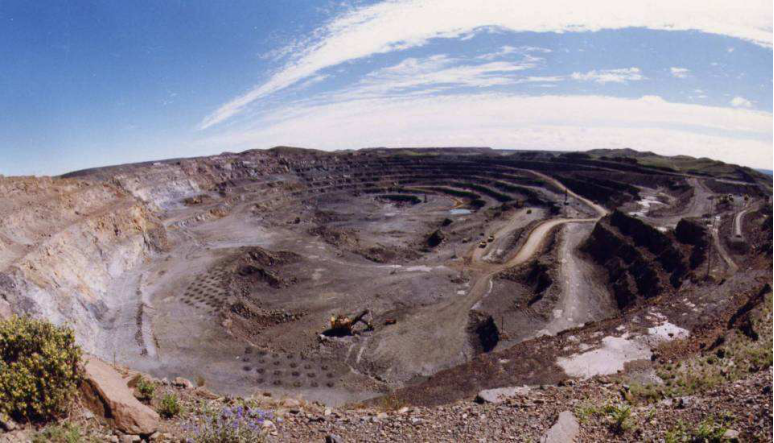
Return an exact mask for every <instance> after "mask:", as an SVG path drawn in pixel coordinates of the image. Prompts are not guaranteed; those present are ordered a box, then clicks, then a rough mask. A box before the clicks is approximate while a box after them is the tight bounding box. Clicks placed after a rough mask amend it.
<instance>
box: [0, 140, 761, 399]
mask: <svg viewBox="0 0 774 443" xmlns="http://www.w3.org/2000/svg"><path fill="white" fill-rule="evenodd" d="M245 162H246V163H245ZM189 163H190V164H191V165H196V166H202V167H203V166H208V168H205V169H202V170H204V171H208V172H206V173H201V174H199V175H187V174H189V173H188V172H186V171H196V170H198V169H197V168H183V165H186V164H189ZM160 164H161V165H162V166H154V168H161V167H163V168H169V176H174V177H185V180H183V179H182V178H181V179H179V180H177V181H174V182H172V181H165V180H164V179H162V178H159V177H160V176H154V179H152V180H151V179H150V178H148V180H145V178H146V173H147V170H146V166H143V165H125V166H120V167H115V169H110V168H108V169H106V170H94V171H89V172H83V173H76V174H74V175H73V176H72V178H63V179H62V180H82V181H83V183H86V184H87V185H84V186H97V184H99V185H100V186H101V184H102V183H105V184H106V186H117V185H115V184H114V183H131V184H132V186H140V188H137V189H135V191H134V192H135V193H136V195H137V196H134V195H133V194H132V193H131V192H129V191H127V192H125V193H124V194H121V195H124V197H121V198H124V199H126V200H125V201H123V202H112V203H111V202H108V203H106V204H114V205H115V207H116V208H122V209H121V210H128V209H124V208H135V209H132V211H133V212H129V213H128V214H132V215H131V216H129V215H127V214H124V213H117V214H116V215H115V217H114V219H113V223H115V224H121V223H123V225H121V226H112V225H110V224H105V226H106V229H108V228H109V232H110V235H111V236H112V237H109V238H115V237H116V236H118V237H120V241H119V240H111V241H114V242H113V243H104V244H103V243H99V242H105V241H106V240H104V238H108V237H104V238H103V237H99V239H97V240H94V241H93V242H97V243H99V248H97V249H94V250H91V249H89V248H90V247H84V246H83V245H80V244H77V245H72V246H68V247H71V248H72V249H71V251H74V252H72V253H73V254H84V259H83V260H82V261H81V262H82V263H91V262H92V261H94V257H96V256H98V255H99V254H103V255H104V254H112V256H111V257H112V258H111V260H113V262H115V263H118V264H120V266H119V265H114V268H112V269H105V270H101V269H98V267H95V268H93V269H92V268H89V269H88V270H87V269H78V270H74V271H70V270H66V272H65V271H63V272H61V273H59V274H55V273H53V272H50V273H49V272H46V273H45V275H44V276H41V275H38V274H34V272H33V271H29V269H33V268H34V269H57V268H56V264H55V263H54V262H51V261H46V260H48V259H47V258H45V257H43V258H36V256H33V255H29V256H19V257H16V256H14V257H12V259H13V260H17V261H18V260H22V261H23V260H32V257H35V260H37V262H35V263H31V262H30V264H29V266H27V267H26V268H25V267H19V268H18V269H20V270H19V271H15V272H17V273H16V274H9V275H15V277H13V278H16V279H17V280H18V281H19V282H22V281H25V282H37V283H35V284H38V285H39V287H38V291H39V292H37V294H60V292H61V291H67V292H68V293H70V292H72V293H73V294H74V297H75V298H76V299H77V300H79V301H78V302H77V303H74V304H73V305H72V306H66V307H63V308H61V309H63V312H66V313H67V315H69V316H75V318H77V319H78V321H77V322H76V333H77V334H78V337H79V340H80V341H81V343H83V345H84V347H85V348H86V349H87V350H88V351H89V352H92V353H94V354H96V355H98V356H101V357H103V358H105V359H109V360H112V359H114V358H115V359H116V361H118V362H121V363H123V364H127V365H129V366H131V367H134V368H137V369H140V370H143V371H146V372H148V373H150V374H152V375H154V376H157V377H159V378H162V377H167V378H172V377H176V376H184V377H188V378H190V379H202V380H205V383H206V385H207V386H208V387H209V388H211V389H212V390H214V391H216V392H218V393H224V394H228V393H232V394H238V395H248V394H250V393H256V392H272V393H276V394H277V395H283V394H293V395H300V396H302V397H304V398H307V399H309V400H315V401H321V402H324V403H327V404H331V405H337V404H342V403H351V402H358V401H364V400H367V399H372V398H376V397H380V396H382V395H385V394H388V393H396V392H397V393H401V392H404V393H405V392H408V391H406V390H410V389H416V390H417V391H416V392H421V390H422V389H425V388H427V387H428V386H433V383H437V382H436V381H434V380H441V379H447V380H449V383H448V384H449V386H448V387H447V388H444V389H441V390H435V391H432V392H433V393H432V395H434V396H437V398H441V397H443V398H446V397H445V396H454V395H461V394H459V393H456V391H455V389H456V387H459V386H462V384H460V382H459V380H461V379H463V378H464V379H466V380H477V381H476V382H475V383H478V384H481V385H485V384H487V383H490V382H492V383H493V381H491V380H490V379H485V378H484V376H483V375H481V374H485V373H486V371H485V370H484V369H481V368H479V369H476V368H478V366H476V365H482V364H484V363H485V362H487V361H489V360H487V359H488V358H492V359H496V361H501V360H502V361H507V362H509V363H507V365H505V368H506V369H504V371H505V372H503V374H505V375H501V376H502V377H506V378H507V380H509V381H513V382H519V383H529V384H541V383H543V382H546V383H551V382H555V381H557V380H560V379H562V378H563V377H565V378H566V377H580V378H584V377H587V376H590V375H589V374H590V373H589V371H592V369H593V368H597V369H593V370H594V371H597V372H601V373H606V372H609V371H613V372H615V371H618V370H619V369H622V368H623V367H624V366H625V363H626V364H628V363H629V362H632V361H635V362H638V361H639V360H649V358H650V355H651V347H653V346H655V345H654V344H653V343H651V341H649V339H646V338H643V337H647V336H648V332H647V331H648V328H651V332H652V333H651V334H650V335H651V336H654V337H659V340H661V341H664V340H665V339H664V337H663V336H665V335H666V336H669V334H672V336H675V337H678V338H684V337H690V332H689V329H690V327H689V325H687V324H686V322H687V320H683V318H690V317H694V316H696V315H697V314H696V312H694V311H701V310H703V309H705V308H704V306H706V305H707V303H708V302H707V301H706V300H704V299H702V298H701V297H699V296H695V297H694V296H693V295H692V294H694V293H696V294H704V293H705V292H706V291H705V289H704V288H705V286H704V285H705V284H709V283H705V282H707V281H709V280H710V279H712V282H713V283H712V284H713V285H715V286H713V288H714V287H717V286H718V283H717V282H721V283H720V284H719V285H720V287H721V288H725V287H726V286H723V285H724V284H725V283H723V282H725V281H726V280H723V279H728V280H729V281H730V282H731V283H729V284H733V285H736V286H734V287H735V288H736V287H744V286H745V285H746V284H751V283H749V281H748V280H746V279H745V278H744V277H743V276H742V275H743V274H738V272H741V271H739V269H740V268H741V266H752V265H745V264H744V263H743V260H746V258H745V257H751V255H750V254H753V253H754V251H755V249H754V248H747V249H744V248H740V247H735V246H734V247H732V246H733V245H732V244H730V243H729V244H726V240H724V238H725V237H724V236H726V235H731V234H725V233H726V232H737V231H738V232H740V233H741V235H739V236H738V238H741V239H744V238H751V239H752V238H758V237H756V236H759V237H760V235H761V234H760V232H759V228H758V227H757V226H759V225H760V223H757V224H755V225H753V224H751V223H748V222H747V220H753V219H755V220H758V219H759V218H761V217H762V216H760V215H758V213H757V212H755V211H754V210H753V209H754V208H758V207H759V206H755V205H756V204H760V205H762V204H763V203H756V202H757V201H758V200H756V198H761V200H760V202H762V201H763V200H762V197H760V196H753V197H752V198H753V200H752V203H749V204H748V205H747V206H745V207H744V208H745V209H744V210H746V211H748V213H747V215H745V216H744V217H742V216H737V215H738V214H737V212H735V211H737V210H736V209H734V207H733V206H731V205H727V206H721V210H723V211H725V212H719V213H717V214H715V216H717V217H721V221H720V222H719V223H718V225H717V226H715V225H707V224H706V220H707V219H705V218H702V217H703V216H704V215H705V214H706V213H708V212H709V211H711V210H713V207H711V203H708V201H709V200H708V199H707V197H710V196H713V195H716V193H715V192H714V191H713V190H712V186H715V187H717V186H720V185H718V184H711V183H709V180H706V179H701V178H697V177H693V176H681V175H679V174H663V173H661V172H660V171H658V170H655V169H653V168H648V167H645V166H643V167H639V166H636V165H634V166H633V164H632V163H631V162H624V163H620V164H618V163H616V162H615V161H613V160H604V161H601V160H600V161H599V162H597V163H595V162H594V161H591V160H589V161H588V162H585V163H583V164H576V163H574V162H573V161H571V160H570V159H569V158H568V157H563V156H562V155H560V154H550V155H549V154H541V155H536V156H532V157H530V156H528V155H526V154H518V153H515V154H507V155H506V154H493V153H492V152H489V151H482V152H479V151H476V150H473V151H471V152H467V153H464V154H463V153H461V152H460V151H454V150H448V151H444V150H441V151H438V152H433V154H432V155H426V154H425V153H424V152H423V151H422V150H417V151H416V153H415V154H412V155H410V156H408V155H393V154H391V153H388V152H382V151H380V150H366V151H363V152H359V153H357V154H356V155H355V154H353V155H349V154H346V153H336V154H325V155H322V154H319V153H317V152H314V151H308V152H307V151H304V150H298V151H292V152H285V151H283V150H272V151H266V152H262V151H249V152H247V153H243V154H223V155H221V156H215V157H208V158H199V159H192V160H185V161H182V164H176V163H165V162H161V163H160ZM245 164H249V165H254V166H249V167H247V166H238V165H245ZM225 165H231V166H230V167H229V168H225V167H224V166H225ZM209 166H212V168H209ZM214 166H218V167H217V168H216V167H214ZM215 171H217V172H215ZM743 178H744V177H742V178H740V180H742V179H743ZM186 183H195V186H190V187H186V186H188V185H186ZM727 187H731V192H734V191H736V190H738V191H739V193H741V192H742V191H741V190H742V189H749V187H747V186H741V185H739V187H738V189H737V188H734V187H732V186H731V185H729V184H727V183H726V184H724V185H723V191H725V192H726V193H727V192H728V191H729V189H727ZM133 189H134V188H133ZM111 195H112V194H111ZM106 198H107V197H106ZM110 198H118V197H115V196H112V197H110ZM738 199H739V201H742V197H741V194H740V196H739V197H738ZM723 208H726V209H723ZM18 210H20V211H21V210H24V209H23V208H21V207H20V209H18ZM116 211H118V209H116ZM138 214H139V215H138ZM116 220H121V221H120V223H119V221H116ZM740 220H741V221H740ZM134 223H139V224H138V225H134ZM723 223H726V224H725V225H723ZM737 224H740V225H739V226H737ZM724 226H725V227H724ZM15 229H20V228H19V227H16V228H15ZM69 229H81V228H80V227H79V226H78V225H75V227H74V228H69ZM83 229H87V228H83ZM88 229H91V228H88ZM88 229H87V230H86V231H84V232H89V231H88ZM724 229H725V230H724ZM132 233H134V234H132ZM84 235H89V234H84ZM132 235H134V236H132ZM67 241H71V238H70V237H68V238H67ZM740 241H741V240H740ZM710 244H712V245H713V247H709V245H710ZM769 244H770V243H769ZM718 245H719V246H720V247H718ZM724 245H725V246H724ZM89 254H92V255H89ZM10 259H11V258H9V260H10ZM755 260H757V259H755ZM755 260H754V259H750V261H749V263H752V264H754V263H757V262H756V261H755ZM708 262H709V266H708ZM732 265H733V266H732ZM21 269H27V271H22V270H21ZM95 269H96V270H95ZM25 272H26V274H25ZM702 272H703V273H702ZM79 273H81V274H83V275H88V276H92V277H93V278H91V277H89V278H90V279H85V280H83V281H86V283H85V284H86V286H88V285H90V286H88V288H86V289H84V288H85V286H84V283H82V281H81V280H78V279H77V278H76V277H73V276H74V275H77V274H79ZM2 275H5V274H0V276H2ZM54 275H60V276H61V277H51V276H54ZM9 278H11V277H9ZM56 278H59V280H57V279H56ZM2 281H4V280H2ZM28 284H32V283H28ZM20 286H23V285H21V283H20V284H19V286H13V287H12V286H11V285H4V286H3V287H2V289H1V290H2V291H5V292H8V294H7V295H6V298H7V299H9V300H14V303H15V305H14V306H17V307H19V309H22V308H24V309H30V310H34V309H39V310H42V309H43V308H42V307H41V306H42V305H41V304H40V302H39V301H37V300H35V299H34V297H33V298H30V297H29V296H26V295H23V294H21V293H17V292H18V291H17V292H12V291H15V290H16V289H13V288H16V287H20ZM8 288H11V289H8ZM724 290H726V289H724ZM57 291H60V292H57ZM728 291H730V289H728ZM5 292H3V293H4V294H5ZM684 292H686V293H688V295H687V296H686V297H689V298H690V302H685V303H682V305H681V306H689V305H688V304H686V303H690V306H692V307H691V308H690V310H691V312H692V314H691V315H690V316H687V317H678V318H669V319H649V320H648V319H646V320H643V321H646V322H650V323H647V324H645V323H643V324H642V325H640V326H639V328H640V329H639V331H640V332H637V333H635V332H631V335H624V334H623V333H621V332H620V331H618V332H616V331H615V329H614V328H615V327H618V326H619V325H620V324H621V323H622V322H624V321H626V322H629V323H633V320H631V321H630V317H629V316H636V312H637V311H638V310H639V309H643V306H646V305H648V304H659V303H663V302H664V300H665V299H669V297H673V296H674V295H675V294H678V293H684ZM57 296H59V295H57ZM686 300H687V299H686ZM702 300H704V301H702ZM702 303H704V304H702ZM79 306H86V308H79ZM45 309H59V308H48V307H47V308H45ZM684 309H686V310H687V309H689V308H684ZM705 310H706V309H705ZM364 312H367V313H368V314H367V315H365V316H362V318H358V317H359V316H361V314H362V313H364ZM702 312H704V311H702ZM94 313H100V314H99V315H96V314H94ZM705 314H706V315H710V316H711V315H713V314H712V313H705ZM58 315H59V314H58ZM61 315H64V314H61ZM643 318H644V317H643ZM358 320H363V321H358ZM681 322H682V323H681ZM350 323H351V324H350ZM600 325H609V326H600ZM594 328H597V329H599V330H600V334H599V335H597V336H593V337H592V335H591V332H587V331H591V330H595V329H594ZM605 328H608V329H609V330H608V329H605ZM568 330H573V336H574V337H583V339H584V340H585V342H584V343H580V344H578V345H577V346H575V345H573V347H571V348H567V345H566V344H564V343H565V342H566V337H565V336H563V335H562V334H563V332H565V331H568ZM643 331H644V332H643ZM683 331H685V332H683ZM672 336H669V338H670V339H671V338H672ZM638 337H639V338H638ZM580 345H583V347H581V346H580ZM565 348H567V349H565ZM509 353H518V355H520V356H521V357H519V358H516V357H515V356H514V355H510V354H509ZM604 359H612V360H611V362H610V363H609V365H610V366H609V367H607V366H604V364H602V365H601V366H600V364H599V361H600V360H604ZM613 360H614V361H613ZM643 364H644V363H643ZM498 365H499V363H498ZM603 366H604V367H603ZM586 367H589V368H592V369H584V368H586ZM592 372H593V371H592ZM477 377H482V379H479V378H477ZM466 383H467V382H466ZM471 383H472V382H471ZM498 383H505V381H503V380H500V381H498ZM455 386H456V387H455ZM428 389H429V388H428ZM434 389H435V388H434ZM428 392H429V391H428ZM459 392H462V391H459ZM403 395H407V396H410V395H409V394H403ZM429 395H430V394H429ZM434 398H435V397H434Z"/></svg>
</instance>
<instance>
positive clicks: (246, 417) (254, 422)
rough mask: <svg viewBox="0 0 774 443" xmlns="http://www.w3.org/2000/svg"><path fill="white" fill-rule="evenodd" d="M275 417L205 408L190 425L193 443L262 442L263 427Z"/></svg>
mask: <svg viewBox="0 0 774 443" xmlns="http://www.w3.org/2000/svg"><path fill="white" fill-rule="evenodd" d="M269 418H271V413H267V412H264V411H262V410H260V409H257V408H247V407H244V406H235V407H225V408H223V409H222V410H220V411H217V410H212V409H209V408H206V407H205V408H204V409H202V410H200V411H199V412H198V413H197V414H195V415H194V416H193V417H192V418H191V419H190V420H189V422H188V423H187V424H186V427H185V428H186V441H187V442H189V443H252V442H262V441H265V440H264V435H263V433H262V429H263V423H264V421H265V420H267V419H269Z"/></svg>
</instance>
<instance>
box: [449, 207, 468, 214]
mask: <svg viewBox="0 0 774 443" xmlns="http://www.w3.org/2000/svg"><path fill="white" fill-rule="evenodd" d="M449 214H451V215H469V214H471V212H470V209H463V208H457V209H450V210H449Z"/></svg>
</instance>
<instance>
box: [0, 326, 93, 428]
mask: <svg viewBox="0 0 774 443" xmlns="http://www.w3.org/2000/svg"><path fill="white" fill-rule="evenodd" d="M80 360H81V350H80V348H79V347H78V346H77V345H76V344H75V334H74V333H73V331H72V329H69V328H66V327H57V326H54V325H53V324H51V323H49V322H47V321H42V320H33V319H30V318H26V317H11V318H10V319H7V320H4V321H0V413H5V414H8V415H10V416H12V417H13V418H15V419H17V420H22V421H45V420H48V419H50V418H53V417H55V416H57V415H60V414H62V413H63V412H64V411H65V409H66V408H67V406H68V404H69V402H70V400H71V399H72V398H73V396H74V395H75V393H76V390H77V387H78V383H79V381H80V370H79V364H80Z"/></svg>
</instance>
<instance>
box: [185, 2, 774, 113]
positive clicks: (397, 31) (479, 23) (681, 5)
mask: <svg viewBox="0 0 774 443" xmlns="http://www.w3.org/2000/svg"><path fill="white" fill-rule="evenodd" d="M628 27H642V28H648V29H655V30H671V31H681V30H682V31H685V30H697V31H701V32H706V33H712V34H720V35H726V36H730V37H735V38H739V39H742V40H746V41H749V42H752V43H755V44H758V45H761V46H764V47H767V48H771V47H772V32H771V29H772V2H771V1H770V0H746V1H744V2H739V1H731V0H682V1H679V2H675V1H671V0H652V1H647V2H624V1H620V0H589V1H585V2H567V1H564V0H543V1H540V2H529V3H527V2H516V1H513V0H488V1H486V2H472V1H469V0H395V1H386V2H382V3H378V4H375V5H371V6H367V7H362V8H358V9H354V10H352V11H350V12H348V13H346V14H344V15H342V16H340V17H337V18H335V19H334V20H332V21H331V22H330V23H328V24H327V25H326V26H325V27H324V28H321V29H319V30H318V31H317V32H315V34H314V38H313V39H312V41H311V43H310V44H308V45H307V46H306V47H305V49H298V50H297V51H294V52H293V53H294V54H298V55H297V56H295V57H294V59H293V60H292V61H290V62H289V63H288V64H287V65H286V66H285V67H284V68H282V69H280V70H279V71H278V72H276V73H275V74H274V75H273V76H271V77H270V78H269V80H268V81H266V82H265V83H262V84H259V85H256V86H255V87H253V88H252V89H250V90H249V91H247V92H246V93H245V94H243V95H241V96H239V97H236V98H234V99H233V100H231V101H229V102H228V103H226V104H224V105H223V106H221V107H220V108H218V109H217V110H215V111H214V112H213V113H211V114H210V115H209V116H207V117H206V118H205V119H204V120H203V121H202V122H201V124H200V128H208V127H210V126H213V125H216V124H218V123H220V122H222V121H224V120H227V119H229V118H230V117H233V116H234V115H236V114H238V113H240V112H242V111H243V110H244V108H245V107H246V106H248V105H249V104H250V103H252V102H253V101H255V100H258V99H260V98H262V97H265V96H267V95H270V94H272V93H274V92H277V91H279V90H282V89H284V88H287V87H288V86H291V85H293V84H296V83H298V82H300V81H302V80H304V79H306V78H308V77H310V76H312V75H314V74H315V73H317V72H318V71H320V70H322V69H325V68H327V67H331V66H336V65H339V64H341V63H343V62H346V61H350V60H355V59H360V58H363V57H368V56H371V55H374V54H380V53H387V52H392V51H397V50H401V49H407V48H412V47H417V46H421V45H423V44H425V43H426V42H427V41H428V40H430V39H433V38H463V37H469V36H470V35H471V34H472V33H473V32H475V31H477V30H486V29H493V28H494V29H502V30H507V31H513V32H524V31H530V32H584V31H598V30H601V29H622V28H628ZM294 49H296V46H294ZM280 53H282V51H280Z"/></svg>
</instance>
